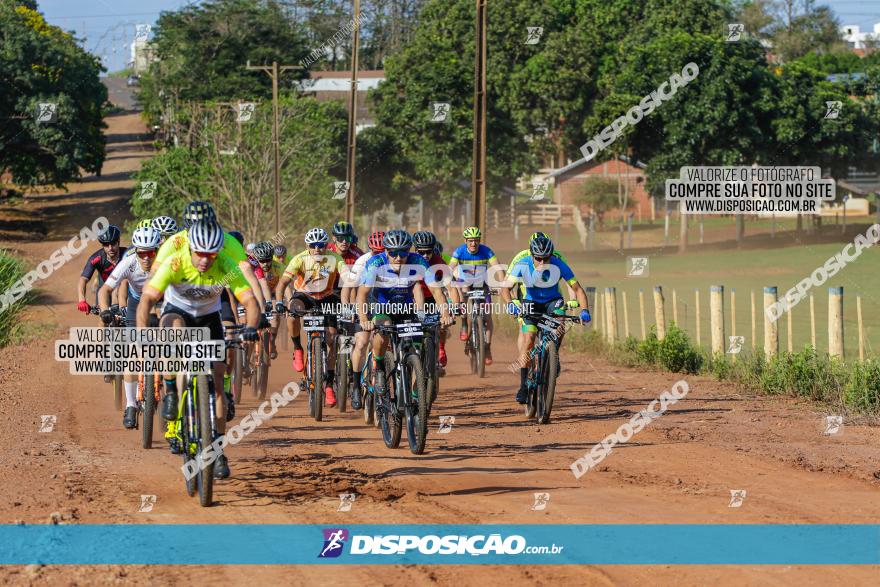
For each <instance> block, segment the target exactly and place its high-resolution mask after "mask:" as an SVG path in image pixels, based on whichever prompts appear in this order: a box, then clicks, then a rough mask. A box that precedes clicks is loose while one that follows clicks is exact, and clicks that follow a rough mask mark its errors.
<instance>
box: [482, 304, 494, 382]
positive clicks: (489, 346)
mask: <svg viewBox="0 0 880 587" xmlns="http://www.w3.org/2000/svg"><path fill="white" fill-rule="evenodd" d="M485 316H486V317H485V320H484V321H483V323H484V324H485V325H486V330H485V333H484V335H485V339H484V340H485V344H486V357H485V362H486V364H487V365H491V364H492V331H493V330H494V323H493V321H492V295H491V294H490V293H489V288H488V287H486V314H485Z"/></svg>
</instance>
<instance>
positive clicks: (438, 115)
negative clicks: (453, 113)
mask: <svg viewBox="0 0 880 587" xmlns="http://www.w3.org/2000/svg"><path fill="white" fill-rule="evenodd" d="M448 118H449V103H448V102H434V103H433V104H431V122H446V120H447V119H448Z"/></svg>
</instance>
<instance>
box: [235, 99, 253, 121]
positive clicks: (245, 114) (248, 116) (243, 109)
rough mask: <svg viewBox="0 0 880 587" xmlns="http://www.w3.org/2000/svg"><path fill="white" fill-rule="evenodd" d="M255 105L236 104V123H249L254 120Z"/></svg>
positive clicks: (247, 103)
mask: <svg viewBox="0 0 880 587" xmlns="http://www.w3.org/2000/svg"><path fill="white" fill-rule="evenodd" d="M256 108H257V105H256V104H254V103H253V102H239V103H238V122H250V121H251V120H253V118H254V111H255V110H256Z"/></svg>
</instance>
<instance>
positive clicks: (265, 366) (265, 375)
mask: <svg viewBox="0 0 880 587" xmlns="http://www.w3.org/2000/svg"><path fill="white" fill-rule="evenodd" d="M269 336H270V335H269V331H268V330H264V331H263V334H261V335H260V366H259V367H257V371H258V373H257V381H258V382H259V398H260V399H266V391H267V390H268V389H269Z"/></svg>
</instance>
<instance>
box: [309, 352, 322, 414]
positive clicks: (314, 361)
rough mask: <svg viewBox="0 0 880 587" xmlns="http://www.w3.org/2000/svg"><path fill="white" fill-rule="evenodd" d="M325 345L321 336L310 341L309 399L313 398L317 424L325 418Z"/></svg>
mask: <svg viewBox="0 0 880 587" xmlns="http://www.w3.org/2000/svg"><path fill="white" fill-rule="evenodd" d="M323 345H324V341H323V340H321V337H320V336H315V337H313V338H312V340H311V341H309V353H311V355H312V358H311V365H310V366H309V367H310V369H309V379H310V381H309V397H310V398H312V407H313V410H314V412H313V415H314V417H315V422H320V421H321V420H322V419H323V417H324V356H323V354H322V353H321V350H322V349H321V347H322V346H323Z"/></svg>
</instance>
